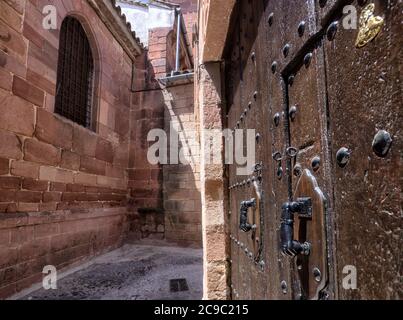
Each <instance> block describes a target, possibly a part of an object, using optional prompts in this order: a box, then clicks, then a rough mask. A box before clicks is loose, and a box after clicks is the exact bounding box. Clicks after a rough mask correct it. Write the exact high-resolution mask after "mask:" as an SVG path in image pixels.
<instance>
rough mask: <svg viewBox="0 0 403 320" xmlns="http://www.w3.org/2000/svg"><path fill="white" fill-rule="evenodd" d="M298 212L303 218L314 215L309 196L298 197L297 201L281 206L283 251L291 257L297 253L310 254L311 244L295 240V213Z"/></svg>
mask: <svg viewBox="0 0 403 320" xmlns="http://www.w3.org/2000/svg"><path fill="white" fill-rule="evenodd" d="M295 213H298V214H299V216H300V217H302V218H310V217H311V216H312V202H311V199H309V198H304V199H298V201H297V202H286V203H284V204H283V207H282V208H281V226H280V238H281V251H282V253H283V254H285V255H287V256H289V257H292V258H293V257H295V256H297V255H309V254H310V249H311V244H310V243H308V242H305V243H301V242H299V241H296V240H294V214H295Z"/></svg>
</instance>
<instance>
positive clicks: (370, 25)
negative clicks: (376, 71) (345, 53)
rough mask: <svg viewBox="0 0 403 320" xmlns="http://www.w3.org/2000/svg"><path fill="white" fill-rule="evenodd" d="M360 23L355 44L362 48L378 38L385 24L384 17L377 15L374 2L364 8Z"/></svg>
mask: <svg viewBox="0 0 403 320" xmlns="http://www.w3.org/2000/svg"><path fill="white" fill-rule="evenodd" d="M359 24H360V25H359V27H360V29H359V32H358V37H357V41H356V43H355V45H356V47H357V48H362V47H365V46H366V45H367V44H368V43H369V42H371V41H372V40H374V39H375V38H376V36H377V35H378V34H379V32H381V30H382V27H383V25H384V19H383V18H382V17H380V16H376V15H375V4H374V3H371V4H369V5H367V6H366V7H365V8H364V9H363V11H362V13H361V16H360V21H359Z"/></svg>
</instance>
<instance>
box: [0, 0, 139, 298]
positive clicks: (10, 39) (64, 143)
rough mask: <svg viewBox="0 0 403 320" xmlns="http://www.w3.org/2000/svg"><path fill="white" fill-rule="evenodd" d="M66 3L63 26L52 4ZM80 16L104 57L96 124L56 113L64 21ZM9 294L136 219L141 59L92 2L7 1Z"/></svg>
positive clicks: (1, 6) (110, 240)
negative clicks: (134, 99)
mask: <svg viewBox="0 0 403 320" xmlns="http://www.w3.org/2000/svg"><path fill="white" fill-rule="evenodd" d="M46 4H53V5H55V6H56V8H57V14H58V19H57V20H58V26H59V29H57V30H45V29H44V28H43V27H42V20H43V17H44V16H43V15H42V8H43V6H44V5H46ZM69 14H72V15H74V16H75V17H77V18H78V19H79V20H80V21H81V22H82V24H83V27H84V29H85V30H86V32H87V34H88V38H89V41H90V44H91V47H92V51H93V56H94V59H95V66H96V72H95V86H96V92H95V102H94V108H95V110H96V112H95V114H96V121H95V122H96V123H95V126H94V131H90V130H88V129H85V128H83V127H80V126H79V125H76V124H74V123H72V122H70V121H69V120H66V119H64V118H63V117H61V116H58V115H55V114H54V113H53V110H54V101H55V92H56V73H57V57H58V46H59V30H60V25H61V23H62V21H63V18H64V17H65V16H67V15H69ZM0 31H1V38H0V239H1V241H0V296H2V297H4V296H5V295H9V294H12V293H14V292H16V291H19V290H21V289H23V288H25V287H27V286H29V285H30V284H32V283H34V282H36V281H38V280H39V279H40V273H41V272H42V269H43V267H44V266H45V265H48V264H51V265H55V266H56V267H58V268H62V267H65V266H67V265H69V264H71V263H72V262H75V261H77V260H79V259H82V258H84V257H89V256H91V255H94V254H97V253H101V252H103V251H104V250H107V249H109V248H113V247H116V246H119V245H120V243H121V240H122V237H123V235H124V234H125V230H126V228H127V226H126V225H127V223H126V213H127V207H126V204H127V172H126V169H127V168H128V161H129V155H128V149H129V141H130V135H129V116H128V115H129V114H130V100H131V95H130V88H131V80H132V61H131V59H130V58H129V56H128V55H127V54H126V53H125V51H124V50H123V49H122V47H121V46H120V45H119V44H118V42H117V41H116V39H115V38H114V37H113V36H112V34H111V33H110V32H109V30H108V29H107V28H106V26H105V25H104V24H103V23H102V22H101V21H100V19H99V18H98V16H97V15H96V13H95V12H94V11H93V9H92V7H90V6H89V4H88V3H87V2H86V1H75V0H64V1H30V0H5V1H1V2H0Z"/></svg>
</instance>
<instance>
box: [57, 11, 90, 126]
mask: <svg viewBox="0 0 403 320" xmlns="http://www.w3.org/2000/svg"><path fill="white" fill-rule="evenodd" d="M93 92H94V60H93V56H92V52H91V47H90V43H89V41H88V38H87V35H86V33H85V31H84V29H83V27H82V25H81V23H80V22H79V21H78V20H77V19H76V18H73V17H66V18H65V19H64V20H63V23H62V27H61V30H60V45H59V60H58V67H57V86H56V102H55V112H56V113H58V114H60V115H62V116H63V117H66V118H68V119H70V120H72V121H74V122H76V123H78V124H80V125H82V126H84V127H86V128H91V127H92V104H93Z"/></svg>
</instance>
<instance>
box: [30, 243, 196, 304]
mask: <svg viewBox="0 0 403 320" xmlns="http://www.w3.org/2000/svg"><path fill="white" fill-rule="evenodd" d="M202 272H203V267H202V250H200V249H192V248H177V247H169V246H165V247H161V246H152V245H142V244H134V245H132V244H130V245H125V246H123V247H122V248H120V249H118V250H115V251H113V252H110V253H108V254H106V255H103V256H101V257H99V258H96V259H94V260H93V261H92V262H91V263H90V264H88V265H86V267H84V268H83V269H81V270H78V271H76V272H74V273H72V274H70V275H68V276H66V277H65V278H62V279H61V280H59V281H58V283H57V286H58V288H57V289H56V290H48V291H46V290H44V289H41V290H39V291H35V292H33V293H31V294H29V295H27V296H25V297H24V298H23V300H159V299H161V300H201V299H202V290H203V284H202V281H203V274H202ZM175 279H186V282H187V285H186V284H185V286H184V288H183V287H182V288H181V287H177V286H173V288H172V285H171V280H175ZM181 283H183V280H182V281H181ZM182 289H184V290H185V291H179V292H174V291H177V290H182Z"/></svg>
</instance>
